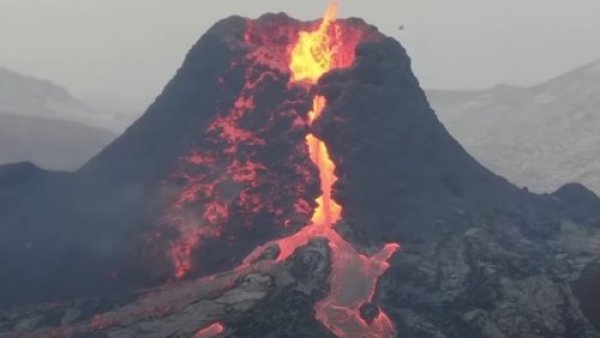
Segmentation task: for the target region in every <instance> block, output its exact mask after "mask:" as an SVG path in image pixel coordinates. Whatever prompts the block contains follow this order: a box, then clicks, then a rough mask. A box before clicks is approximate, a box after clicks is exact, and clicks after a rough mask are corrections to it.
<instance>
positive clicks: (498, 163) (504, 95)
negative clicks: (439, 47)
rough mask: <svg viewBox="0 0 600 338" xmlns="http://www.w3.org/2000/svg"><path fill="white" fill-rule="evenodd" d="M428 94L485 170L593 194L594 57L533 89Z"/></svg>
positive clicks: (598, 110) (599, 98)
mask: <svg viewBox="0 0 600 338" xmlns="http://www.w3.org/2000/svg"><path fill="white" fill-rule="evenodd" d="M427 95H428V98H429V101H430V103H431V105H432V106H433V107H434V109H435V110H436V111H437V113H438V116H439V117H440V119H441V120H442V121H443V122H444V124H445V125H446V126H447V128H448V129H449V130H450V132H451V133H452V135H454V136H455V137H456V138H457V139H458V140H459V141H460V142H461V143H462V145H463V146H464V147H465V148H466V149H467V150H468V151H469V152H470V153H471V154H473V155H474V156H475V157H476V158H477V159H478V160H479V161H481V162H482V163H483V164H484V165H486V166H487V167H488V168H490V169H492V170H494V171H496V172H497V173H499V174H501V175H503V176H506V177H507V178H509V179H510V180H512V181H513V182H515V183H517V184H519V185H522V186H527V187H529V188H531V189H533V190H535V191H539V192H542V191H543V192H547V191H554V190H555V189H556V188H558V187H559V186H561V185H562V184H564V183H567V182H581V183H583V184H585V185H587V186H589V187H590V188H591V189H593V190H595V191H596V192H600V156H598V154H599V151H600V133H599V131H600V60H599V61H597V62H594V63H591V64H588V65H586V66H583V67H581V68H578V69H576V70H574V71H571V72H569V73H567V74H564V75H562V76H559V77H557V78H555V79H552V80H550V81H548V82H545V83H543V84H540V85H537V86H533V87H516V86H506V85H502V86H497V87H495V88H492V89H489V90H482V91H443V90H430V91H428V94H427Z"/></svg>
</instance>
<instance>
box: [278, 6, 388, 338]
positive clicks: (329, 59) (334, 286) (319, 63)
mask: <svg viewBox="0 0 600 338" xmlns="http://www.w3.org/2000/svg"><path fill="white" fill-rule="evenodd" d="M336 14H337V4H336V3H333V4H332V5H331V6H330V7H329V8H328V9H327V12H326V13H325V16H324V19H323V21H322V23H321V25H320V26H319V28H318V29H317V30H315V31H312V32H300V34H299V37H298V42H297V43H296V45H295V46H294V47H293V48H292V52H291V55H290V71H291V73H292V82H308V83H309V84H312V85H314V84H316V83H317V81H318V80H319V78H321V76H323V75H324V74H325V73H327V72H328V71H331V70H332V69H334V68H337V67H347V66H349V65H350V64H351V63H352V62H353V59H352V58H348V57H347V56H348V55H351V53H352V51H350V52H349V51H347V50H344V47H345V46H340V45H335V44H334V42H333V41H334V39H333V38H332V37H331V36H332V28H333V29H335V27H333V23H334V22H335V17H336ZM333 34H335V32H333ZM353 47H354V46H353ZM353 47H352V48H353ZM326 104H327V102H326V99H325V98H324V97H323V96H316V97H315V98H314V101H313V109H312V111H311V112H309V116H308V118H309V122H310V123H311V124H312V123H313V122H314V121H315V120H316V119H318V118H319V116H320V115H321V113H322V112H323V110H324V109H325V106H326ZM306 142H307V145H308V148H309V153H310V158H311V160H312V161H313V163H314V164H315V165H316V166H317V167H318V169H319V176H320V182H321V191H322V195H321V196H320V197H319V198H318V199H317V203H318V207H317V208H316V210H315V211H314V214H313V217H312V224H311V225H309V226H307V227H305V228H304V229H303V230H302V231H300V232H299V233H297V234H295V235H293V236H290V237H287V238H283V239H281V240H279V241H277V244H278V245H279V247H280V248H281V254H280V256H279V257H278V261H282V260H284V259H286V258H287V257H289V255H291V254H292V253H293V252H294V251H295V250H296V249H297V248H298V247H299V246H301V245H304V244H306V243H307V242H308V241H309V240H310V238H312V237H315V236H320V237H326V238H327V239H328V240H329V245H330V248H331V252H332V273H331V276H330V279H329V282H330V285H331V291H330V293H329V295H328V296H327V297H326V298H325V299H323V300H321V301H320V302H318V303H317V305H316V312H317V314H316V317H317V319H318V320H319V321H321V323H322V324H323V325H324V326H325V327H327V328H328V329H329V330H330V331H331V332H333V333H334V334H335V335H336V336H338V337H373V338H375V337H393V336H394V335H395V328H394V325H393V323H392V321H391V320H390V319H389V317H388V316H387V315H386V314H385V313H384V312H383V311H382V310H381V309H379V314H378V315H377V316H376V317H375V319H374V320H373V321H372V322H371V323H368V322H367V321H365V320H364V319H363V318H362V317H361V315H360V307H361V306H362V305H364V304H367V303H371V302H372V301H373V295H374V293H375V289H376V287H377V281H378V279H379V277H380V276H381V275H382V274H383V273H384V272H385V271H386V270H387V269H388V268H389V263H388V262H387V261H388V260H389V259H390V257H391V256H392V255H393V254H394V253H395V252H396V251H397V250H398V249H399V245H398V244H395V243H392V244H387V245H386V246H385V247H384V248H383V249H382V250H381V251H380V252H378V253H376V254H375V255H373V256H372V257H367V256H365V255H363V254H361V253H359V252H358V251H357V250H356V249H355V248H354V247H353V246H352V244H350V243H348V242H347V241H346V240H345V239H344V238H342V237H341V236H340V235H339V234H338V233H337V232H336V231H335V229H334V225H335V223H336V222H338V221H339V220H340V219H341V217H342V207H341V206H340V205H339V204H338V203H337V202H336V201H335V200H334V199H333V197H332V189H333V186H334V184H335V182H336V181H337V177H336V175H335V164H334V163H333V161H332V160H331V158H330V156H329V152H328V149H327V146H326V144H325V142H323V141H322V140H320V139H319V138H317V137H316V136H315V135H313V134H309V135H307V137H306Z"/></svg>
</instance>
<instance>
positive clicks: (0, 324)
mask: <svg viewBox="0 0 600 338" xmlns="http://www.w3.org/2000/svg"><path fill="white" fill-rule="evenodd" d="M336 10H337V8H336V6H335V5H333V6H331V7H330V8H329V9H328V11H327V12H326V14H325V16H324V18H323V19H322V20H318V21H314V22H301V21H298V20H295V19H293V18H290V17H288V16H287V15H285V14H267V15H264V16H262V17H260V18H258V19H256V20H251V19H247V18H242V17H231V18H228V19H225V20H223V21H221V22H219V23H217V24H216V25H215V26H213V27H212V28H211V29H210V30H209V31H208V32H207V33H206V34H205V35H204V36H203V37H202V38H201V39H200V40H199V41H198V43H197V44H196V45H195V46H194V47H193V48H192V49H191V51H190V52H189V54H188V55H187V57H186V59H185V61H184V63H183V66H182V67H181V68H180V69H179V71H178V72H177V74H176V75H175V77H174V78H173V79H172V80H171V82H170V83H169V84H168V85H167V86H166V88H165V89H164V91H163V93H162V94H161V95H160V96H158V98H157V99H156V101H155V102H154V103H153V104H152V105H151V106H150V107H149V109H148V110H147V112H146V113H145V114H144V115H143V116H142V117H141V118H140V119H139V120H138V121H137V122H135V123H134V124H133V125H132V126H131V127H130V128H129V129H128V130H127V131H126V132H125V133H124V134H123V135H122V136H121V137H120V138H118V139H117V140H116V141H115V142H114V143H112V144H111V145H109V146H108V147H107V148H106V149H105V150H103V151H102V152H101V153H100V154H98V155H97V156H96V157H95V158H93V159H92V160H91V161H90V162H89V163H87V164H86V165H85V166H84V167H83V168H81V169H80V170H79V171H77V172H74V173H58V172H47V171H43V170H40V169H38V168H36V167H34V166H33V165H30V164H24V163H23V164H15V165H10V166H4V167H0V224H1V228H0V257H1V259H0V279H1V280H2V281H3V285H2V288H0V301H1V302H2V303H3V304H6V310H5V311H3V312H0V333H1V334H6V335H8V336H16V337H19V336H26V337H54V336H56V337H96V336H97V337H136V336H144V337H167V336H169V337H170V336H177V337H218V336H223V337H394V336H399V337H404V336H406V337H488V336H511V337H521V336H522V337H545V336H548V335H551V336H554V337H574V336H578V337H581V336H583V337H587V336H589V337H597V336H598V335H599V334H598V331H596V329H595V328H594V326H593V325H594V324H597V323H595V322H594V320H595V319H594V317H593V313H590V311H587V310H586V309H590V308H593V307H586V306H580V299H581V300H583V299H585V298H586V297H585V295H586V294H588V293H585V292H583V293H581V292H579V293H578V292H575V291H574V289H575V288H576V285H590V284H589V281H582V280H581V279H582V278H592V277H585V276H595V275H594V274H593V273H585V274H582V272H583V271H584V270H589V269H590V267H593V266H594V261H595V260H597V259H598V258H599V257H600V254H599V252H600V250H599V248H600V200H598V198H597V197H596V196H595V195H594V194H593V193H591V192H589V191H588V190H587V189H585V188H584V187H583V186H581V185H577V184H572V185H568V186H565V187H563V188H561V189H560V190H559V191H557V192H556V193H554V194H548V195H535V194H531V193H529V192H528V191H526V190H522V189H519V188H517V187H515V186H513V185H512V184H510V183H509V182H508V181H506V180H505V179H503V178H501V177H499V176H497V175H495V174H493V173H492V172H490V171H489V170H487V169H486V168H484V167H482V166H481V165H480V164H479V163H477V162H476V161H475V160H474V159H473V158H472V157H471V156H469V155H468V154H467V153H466V152H465V151H464V150H463V148H462V147H461V146H460V145H459V144H458V143H457V142H456V141H455V140H454V139H453V138H452V137H451V136H450V135H449V134H448V132H447V131H446V129H445V128H444V126H443V125H442V124H441V123H440V122H439V121H438V119H437V117H436V116H435V113H434V112H433V111H432V110H431V108H430V107H429V104H428V102H427V99H426V97H425V95H424V93H423V91H422V90H421V89H420V86H419V83H418V81H417V79H416V78H415V76H414V75H413V73H412V71H411V67H410V59H409V57H408V55H407V53H406V51H405V50H404V48H403V47H402V46H401V45H400V43H399V42H397V41H395V40H394V39H392V38H390V37H386V36H385V35H383V34H382V33H380V32H379V31H378V30H377V28H376V27H373V26H370V25H368V24H367V23H365V22H364V21H362V20H360V19H336ZM582 276H583V277H582ZM593 278H595V277H593ZM576 294H577V295H576ZM578 297H579V298H578ZM31 304H37V305H31Z"/></svg>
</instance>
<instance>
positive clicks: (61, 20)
mask: <svg viewBox="0 0 600 338" xmlns="http://www.w3.org/2000/svg"><path fill="white" fill-rule="evenodd" d="M327 3H328V1H327V0H295V1H294V0H236V1H233V0H217V1H214V0H210V1H208V0H0V50H1V52H0V66H4V67H7V68H11V69H14V70H17V71H19V72H22V73H26V74H31V75H35V76H37V77H43V78H48V79H51V80H53V81H55V82H57V83H60V84H63V85H65V86H67V87H68V88H69V89H70V90H71V91H72V92H73V93H75V94H76V95H77V96H79V97H82V98H83V99H84V100H95V101H103V100H104V101H111V102H112V103H113V104H114V105H115V106H119V105H123V109H141V108H138V107H139V106H141V105H146V104H147V103H150V101H151V100H152V99H153V98H154V97H155V96H156V95H157V94H158V93H159V92H160V91H161V89H162V87H163V86H164V85H165V83H166V81H167V80H168V79H169V78H170V77H171V76H172V75H173V74H174V72H175V70H176V69H177V68H178V67H179V65H180V63H181V61H182V60H183V57H184V56H185V54H186V52H187V51H188V50H189V48H190V47H191V46H192V44H193V43H194V42H195V41H196V40H197V39H198V38H199V36H200V35H201V34H202V33H203V32H204V31H206V29H207V28H208V27H210V26H211V25H212V24H213V23H214V22H215V21H217V20H219V19H221V18H223V17H225V16H228V15H231V14H241V15H245V16H250V17H256V16H258V15H260V14H262V13H264V12H268V11H271V12H279V11H285V12H287V13H288V14H290V15H292V16H295V17H298V18H303V19H313V18H316V17H320V15H321V12H322V11H323V10H324V8H325V7H326V5H327ZM340 5H341V15H342V16H344V17H347V16H358V17H363V18H364V19H366V20H367V21H369V22H370V23H372V24H375V25H377V26H379V27H380V29H381V30H382V31H383V32H385V33H387V34H389V35H392V36H394V37H396V38H398V39H399V40H400V41H401V42H402V43H403V44H404V45H405V47H406V48H407V49H408V52H409V54H410V55H411V57H412V59H413V65H414V69H415V72H416V73H417V76H418V77H419V78H420V80H421V83H422V84H423V86H424V87H429V88H482V87H489V86H492V85H495V84H498V83H511V84H523V85H528V84H534V83H537V82H540V81H542V80H544V79H547V78H550V77H553V76H555V75H557V74H560V73H562V72H564V71H567V70H569V69H572V68H574V67H577V66H580V65H582V64H585V63H588V62H590V61H593V60H596V59H600V44H599V41H600V19H599V15H600V0H385V1H384V0H340ZM400 25H404V26H405V27H406V28H405V30H403V31H399V30H398V27H399V26H400Z"/></svg>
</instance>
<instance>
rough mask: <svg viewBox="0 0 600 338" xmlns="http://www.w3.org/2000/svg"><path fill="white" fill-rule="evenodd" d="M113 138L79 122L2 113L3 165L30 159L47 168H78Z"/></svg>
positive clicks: (0, 153)
mask: <svg viewBox="0 0 600 338" xmlns="http://www.w3.org/2000/svg"><path fill="white" fill-rule="evenodd" d="M114 137H115V135H114V134H113V133H111V132H109V131H105V130H102V129H97V128H93V127H89V126H86V125H83V124H80V123H77V122H69V121H61V120H53V119H48V118H42V117H35V116H19V115H14V114H7V113H2V112H0V164H2V163H12V162H20V161H30V162H33V163H36V164H37V165H39V166H40V167H43V168H46V169H53V170H75V169H77V168H79V167H80V166H81V165H83V164H84V163H85V162H86V161H87V160H88V159H89V158H90V157H92V156H93V155H95V154H96V153H97V152H99V151H100V150H101V149H102V148H103V147H104V146H106V145H107V144H108V143H109V142H110V141H112V140H113V138H114Z"/></svg>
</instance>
